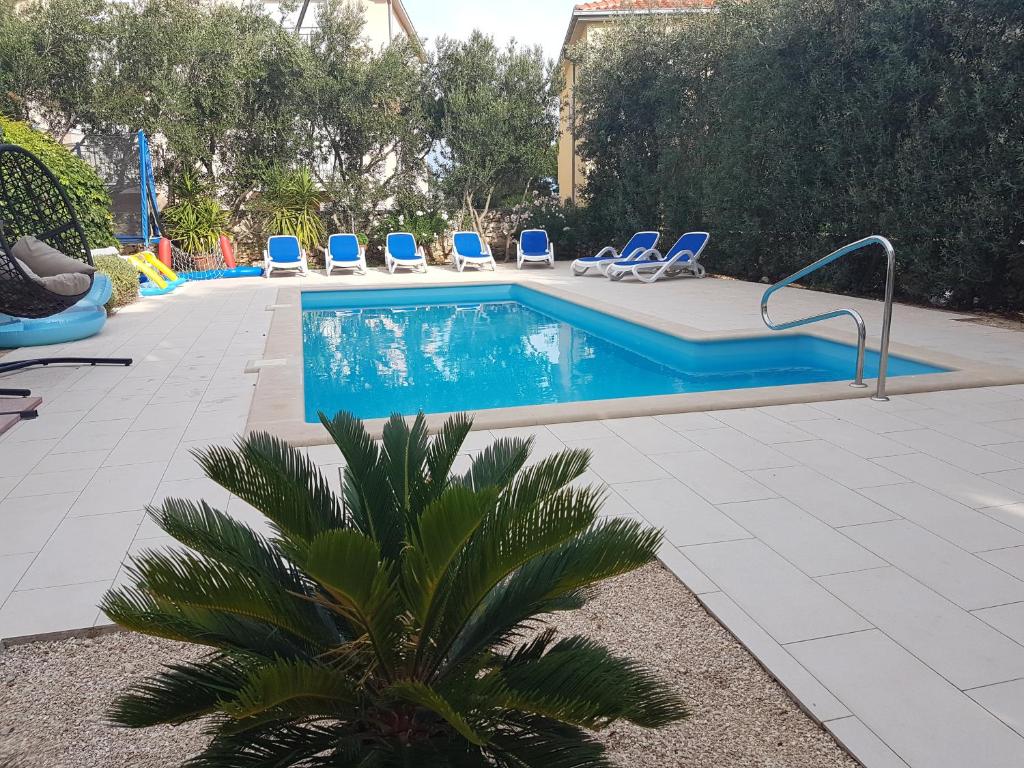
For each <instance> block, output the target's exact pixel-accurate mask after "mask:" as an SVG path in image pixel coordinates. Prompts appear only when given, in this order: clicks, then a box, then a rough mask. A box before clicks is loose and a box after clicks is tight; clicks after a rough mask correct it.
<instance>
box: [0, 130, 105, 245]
mask: <svg viewBox="0 0 1024 768" xmlns="http://www.w3.org/2000/svg"><path fill="white" fill-rule="evenodd" d="M0 143H6V144H16V145H18V146H19V147H24V148H25V149H27V150H28V151H29V152H32V153H33V154H34V155H35V156H36V157H38V158H39V159H40V160H41V161H42V163H43V165H45V166H46V167H47V168H48V169H49V170H50V172H51V173H52V174H53V175H54V176H56V177H57V180H58V181H59V182H60V184H61V186H62V187H63V188H64V191H65V192H67V195H68V198H69V199H70V200H71V205H72V206H73V207H74V209H75V215H76V216H77V217H78V219H79V221H81V223H82V227H83V228H84V229H85V236H86V238H87V239H88V241H89V245H90V247H92V248H103V247H104V246H108V245H113V244H115V243H116V242H117V241H116V240H114V229H113V226H114V224H113V219H112V218H111V216H110V194H109V193H108V192H107V188H106V185H104V183H103V182H102V181H101V180H100V177H99V176H97V175H96V171H94V170H93V169H92V167H91V166H90V165H89V164H88V163H86V162H85V161H84V160H82V159H81V158H80V157H77V156H76V155H75V154H74V153H72V152H71V151H70V150H69V149H68V148H67V147H64V146H62V145H61V144H59V143H58V142H56V141H54V140H53V139H52V138H50V137H49V136H48V135H46V134H45V133H42V132H40V131H36V130H33V129H32V128H31V127H29V125H28V124H27V123H23V122H19V121H16V120H9V119H7V118H4V117H0Z"/></svg>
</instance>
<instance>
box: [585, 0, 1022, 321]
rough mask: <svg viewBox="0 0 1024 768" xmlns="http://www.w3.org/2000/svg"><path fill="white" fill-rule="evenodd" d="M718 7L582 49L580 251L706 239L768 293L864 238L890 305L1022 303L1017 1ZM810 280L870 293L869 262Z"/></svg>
mask: <svg viewBox="0 0 1024 768" xmlns="http://www.w3.org/2000/svg"><path fill="white" fill-rule="evenodd" d="M718 9H719V10H718V11H717V12H716V13H709V14H690V15H685V16H675V17H660V18H659V19H658V20H657V21H649V20H648V21H646V22H640V23H636V22H634V23H627V24H624V25H623V26H622V27H621V28H620V29H618V30H617V31H614V32H611V33H609V34H608V35H607V36H605V37H603V38H602V39H601V43H600V45H601V47H600V49H595V50H591V51H589V52H585V53H584V62H583V64H582V66H581V67H580V68H579V71H578V82H577V96H578V102H579V105H580V106H579V118H578V119H579V123H580V124H579V127H578V136H577V138H578V142H579V146H580V148H581V152H582V154H583V155H584V158H585V160H586V162H587V164H588V169H589V170H588V179H587V188H586V191H585V202H586V205H587V221H588V225H589V226H588V230H589V234H590V237H591V239H592V241H594V242H593V244H595V245H596V244H599V243H603V242H604V241H606V240H608V239H611V238H615V239H617V240H620V241H621V240H622V239H623V238H624V237H626V236H628V234H629V233H630V232H632V231H634V230H637V229H647V228H650V227H652V226H660V227H661V228H663V229H664V230H665V231H666V234H667V235H668V236H670V237H674V236H675V235H676V234H677V233H679V232H680V231H684V230H686V229H707V230H709V231H710V232H711V233H712V240H711V243H710V245H709V247H708V251H707V254H706V260H707V263H708V265H709V268H710V269H712V270H713V271H716V272H719V273H724V274H728V275H733V276H736V277H741V278H745V279H753V280H759V279H761V278H765V277H766V278H768V279H770V280H774V279H777V278H779V277H782V276H785V275H786V274H789V273H790V272H792V271H794V270H796V269H797V268H799V267H801V266H803V265H804V264H806V263H808V262H809V261H811V260H813V259H816V258H818V257H820V256H823V255H825V254H826V253H828V252H829V251H830V250H832V249H834V248H836V247H838V246H840V245H842V244H844V243H847V242H850V241H853V240H856V239H859V238H861V237H863V236H865V235H869V234H876V233H877V234H883V235H886V236H888V237H890V239H892V241H893V243H894V245H895V246H896V252H897V259H898V264H899V274H898V286H897V291H898V295H899V296H901V297H903V298H905V299H909V300H913V301H921V302H930V303H933V304H938V305H943V306H950V307H963V308H971V307H978V308H987V309H997V310H1000V309H1003V310H1005V309H1017V310H1020V309H1022V308H1024V245H1022V243H1024V181H1022V180H1024V109H1021V104H1020V95H1021V94H1022V93H1024V4H1022V3H1020V2H1019V0H984V1H981V0H858V1H857V2H847V1H846V0H743V1H742V2H734V1H732V0H721V2H720V3H719V4H718ZM669 18H671V20H669ZM652 51H656V52H657V54H656V55H652V54H651V52H652ZM810 282H811V284H813V285H816V286H818V287H823V288H828V289H832V290H838V291H843V292H848V293H856V294H862V295H872V296H877V295H880V293H881V291H882V288H883V282H884V281H883V268H882V258H881V253H880V249H879V250H878V252H874V253H865V254H864V256H863V257H861V258H856V259H849V260H844V262H842V263H840V264H838V265H836V266H834V267H832V268H829V269H828V270H825V271H822V272H820V273H817V274H816V275H815V276H814V277H813V278H812V279H811V280H810Z"/></svg>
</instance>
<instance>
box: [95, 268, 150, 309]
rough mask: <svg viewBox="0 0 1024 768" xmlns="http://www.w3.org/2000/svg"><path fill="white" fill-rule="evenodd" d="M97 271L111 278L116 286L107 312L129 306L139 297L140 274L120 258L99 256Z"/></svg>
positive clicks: (108, 303)
mask: <svg viewBox="0 0 1024 768" xmlns="http://www.w3.org/2000/svg"><path fill="white" fill-rule="evenodd" d="M94 261H95V264H96V269H98V270H99V271H100V272H102V273H103V274H105V275H106V276H107V277H109V278H110V282H111V283H112V284H113V286H114V291H113V293H111V294H110V300H109V301H108V302H107V312H113V311H114V310H115V309H120V308H121V307H124V306H127V305H128V304H131V303H132V302H133V301H135V300H136V299H137V298H138V297H139V273H138V272H137V271H136V270H135V267H133V266H132V265H131V264H129V263H128V262H127V261H125V260H124V259H122V258H121V257H120V256H97V257H96V258H95V259H94Z"/></svg>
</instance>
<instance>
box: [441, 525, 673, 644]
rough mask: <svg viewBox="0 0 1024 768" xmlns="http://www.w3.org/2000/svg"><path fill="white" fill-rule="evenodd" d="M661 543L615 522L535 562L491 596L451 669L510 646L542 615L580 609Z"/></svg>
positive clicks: (469, 625) (463, 636)
mask: <svg viewBox="0 0 1024 768" xmlns="http://www.w3.org/2000/svg"><path fill="white" fill-rule="evenodd" d="M660 542H661V533H660V532H658V531H656V530H653V529H649V528H645V527H644V526H642V525H640V524H639V523H638V522H636V521H634V520H625V519H612V520H607V521H603V522H600V523H598V524H596V525H594V526H593V527H592V528H591V529H590V530H588V531H586V532H584V533H582V534H580V535H579V536H576V537H573V538H572V539H571V540H569V541H568V542H566V543H565V544H563V545H562V546H560V547H558V548H557V549H554V550H552V551H550V552H547V553H545V554H543V555H540V556H538V557H535V558H533V559H532V560H530V561H529V562H528V563H526V564H525V565H523V567H521V568H519V569H518V570H517V571H516V572H515V573H513V574H511V575H510V576H509V577H508V578H507V579H504V580H503V581H501V582H500V583H499V584H497V585H496V586H495V587H494V589H492V590H491V591H490V592H489V593H488V595H487V597H486V598H485V599H484V600H483V601H482V602H481V604H480V606H479V607H478V608H477V610H476V611H475V612H474V614H473V616H472V617H471V618H470V620H469V621H467V622H466V625H465V627H464V628H463V630H462V632H461V633H460V635H459V637H458V640H457V641H456V642H455V643H454V644H453V645H452V648H451V652H450V654H449V659H448V663H449V664H458V663H461V662H462V661H463V660H465V659H467V658H469V657H471V656H473V655H474V654H476V653H478V652H480V651H481V650H483V649H485V648H488V647H490V646H493V645H503V644H505V643H506V642H508V640H509V639H512V638H514V637H515V636H517V635H518V634H519V632H520V630H521V629H522V628H523V624H524V622H528V621H530V620H533V619H535V617H537V616H538V615H541V614H545V613H553V612H555V611H562V610H573V609H576V608H578V607H580V605H581V603H582V593H581V591H580V590H583V589H585V588H587V587H590V586H591V585H593V584H596V583H597V582H599V581H602V580H604V579H608V578H612V577H614V576H618V575H620V574H623V573H628V572H630V571H632V570H635V569H636V568H639V567H640V566H642V565H646V564H647V563H649V562H651V561H652V560H654V558H655V557H656V556H657V551H658V546H659V544H660Z"/></svg>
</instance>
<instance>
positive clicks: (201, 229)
mask: <svg viewBox="0 0 1024 768" xmlns="http://www.w3.org/2000/svg"><path fill="white" fill-rule="evenodd" d="M163 220H164V226H165V229H166V230H167V236H168V237H170V238H171V240H173V241H174V242H175V243H176V244H177V245H178V247H180V248H181V249H182V250H184V251H185V252H186V253H211V252H213V251H215V250H217V248H218V245H219V242H220V237H221V235H224V234H227V231H228V212H227V211H226V210H225V209H224V207H223V206H221V204H220V203H219V202H217V200H216V198H214V197H213V196H212V195H210V194H209V193H208V192H207V191H206V189H205V188H204V187H203V186H202V185H201V184H200V183H199V181H198V179H197V177H196V176H194V175H192V174H185V175H184V176H183V177H182V179H181V181H180V182H179V183H178V184H177V186H176V187H175V202H174V204H173V205H169V206H167V207H166V208H165V209H164V210H163Z"/></svg>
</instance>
